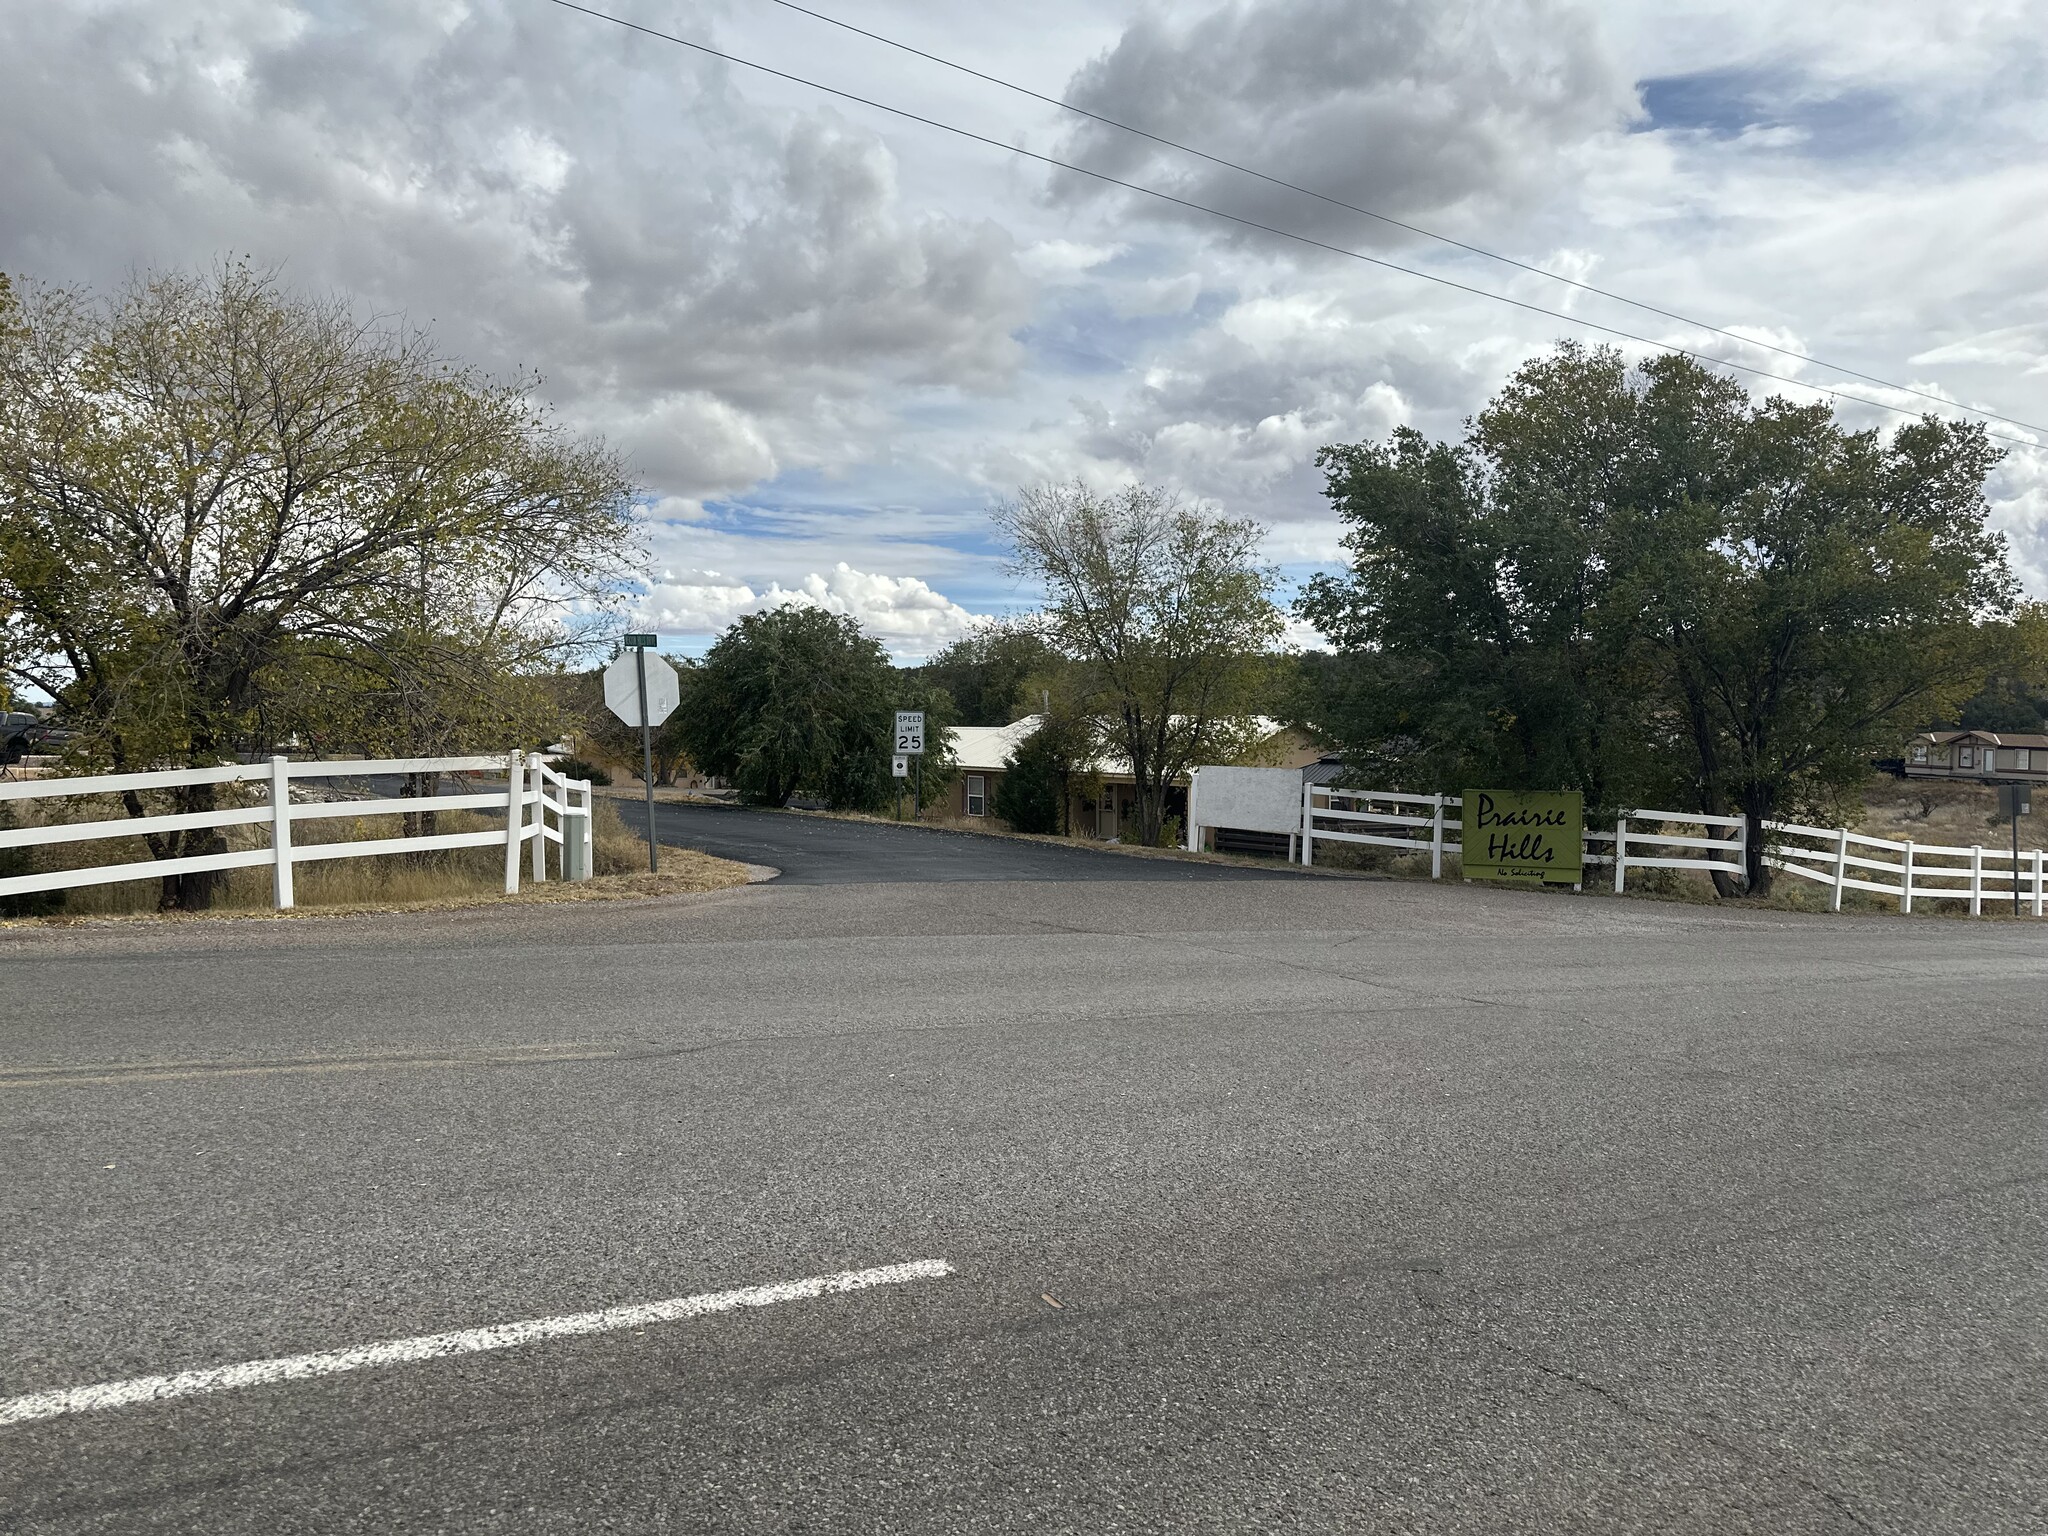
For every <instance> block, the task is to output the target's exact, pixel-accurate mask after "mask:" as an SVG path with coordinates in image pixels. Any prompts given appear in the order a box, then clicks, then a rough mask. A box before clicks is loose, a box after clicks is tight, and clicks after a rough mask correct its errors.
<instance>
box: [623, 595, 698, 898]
mask: <svg viewBox="0 0 2048 1536" xmlns="http://www.w3.org/2000/svg"><path fill="white" fill-rule="evenodd" d="M654 641H655V637H654V636H653V635H627V636H626V637H625V639H624V641H623V642H622V643H623V644H624V645H625V647H626V650H625V652H623V653H621V654H620V655H619V657H618V658H617V659H616V660H614V661H613V662H612V664H611V665H610V666H608V667H606V668H605V669H604V702H605V706H606V707H607V708H608V709H610V710H611V712H612V713H613V714H615V715H617V716H618V717H619V718H620V719H621V720H623V721H625V722H626V724H628V725H637V726H638V727H639V728H640V782H641V783H642V784H643V785H645V786H646V789H647V868H648V870H649V871H650V872H654V873H658V872H659V871H660V869H661V859H660V855H659V854H658V853H657V852H656V851H655V849H656V844H655V837H654V728H655V727H656V726H657V725H659V724H661V722H662V721H664V720H666V719H667V718H668V717H669V716H670V715H671V714H673V713H674V712H675V707H676V705H677V704H679V703H681V702H682V689H681V687H680V686H679V685H678V684H677V682H676V669H675V668H674V667H672V666H670V665H669V664H668V663H667V662H665V661H663V660H662V659H661V658H660V657H659V656H657V657H655V658H654V664H653V665H652V666H649V665H648V663H647V653H648V652H649V651H650V650H652V649H653V648H654Z"/></svg>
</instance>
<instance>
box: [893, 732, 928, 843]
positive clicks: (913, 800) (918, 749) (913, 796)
mask: <svg viewBox="0 0 2048 1536" xmlns="http://www.w3.org/2000/svg"><path fill="white" fill-rule="evenodd" d="M896 753H897V760H898V761H901V760H902V759H903V758H905V757H914V758H916V759H917V763H916V774H917V776H916V778H914V779H913V780H912V781H911V790H910V819H911V820H912V821H922V820H923V819H924V711H923V710H921V709H899V710H897V711H896Z"/></svg>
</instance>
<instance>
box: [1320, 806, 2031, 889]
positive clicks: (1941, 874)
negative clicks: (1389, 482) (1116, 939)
mask: <svg viewBox="0 0 2048 1536" xmlns="http://www.w3.org/2000/svg"><path fill="white" fill-rule="evenodd" d="M1464 804H1465V802H1464V800H1463V799H1462V798H1461V797H1460V796H1457V795H1405V794H1395V793H1393V792H1391V791H1388V790H1376V789H1375V790H1365V789H1332V788H1330V787H1329V786H1327V785H1323V784H1305V785H1303V786H1302V795H1301V862H1302V863H1304V864H1310V865H1312V864H1314V863H1315V848H1316V844H1317V843H1354V844H1362V845H1365V846H1368V847H1374V848H1393V849H1397V850H1399V851H1400V852H1402V853H1412V854H1427V855H1428V856H1429V875H1430V878H1431V879H1432V880H1436V879H1441V878H1442V877H1443V872H1444V856H1445V855H1446V854H1458V853H1462V851H1463V849H1462V846H1461V844H1460V841H1459V839H1460V836H1461V822H1462V819H1463V818H1462V816H1461V814H1460V813H1461V812H1462V810H1463V807H1464ZM1447 813H1448V814H1447ZM1763 826H1764V831H1765V832H1766V833H1767V834H1768V836H1769V839H1770V842H1769V845H1768V846H1767V847H1766V849H1765V851H1764V862H1765V863H1766V864H1768V865H1770V866H1771V867H1772V868H1773V869H1779V870H1783V871H1785V872H1786V873H1787V874H1791V875H1795V876H1797V877H1799V878H1800V879H1803V880H1815V881H1818V882H1819V883H1820V884H1822V885H1824V886H1827V887H1828V889H1829V893H1830V897H1831V900H1830V901H1829V906H1830V908H1831V909H1832V910H1834V911H1837V912H1839V911H1840V910H1841V909H1842V893H1843V892H1844V891H1869V892H1871V893H1873V894H1875V895H1879V896H1890V897H1893V898H1895V899H1896V900H1897V901H1898V903H1899V910H1900V911H1901V912H1910V911H1912V910H1913V903H1914V902H1916V901H1966V902H1968V903H1969V909H1970V912H1971V914H1972V915H1973V916H1974V915H1976V914H1978V913H1981V912H1983V911H1984V910H1985V904H1986V903H1987V902H1993V903H2002V904H2003V907H2012V906H2015V905H2016V906H2017V908H2018V910H2019V911H2021V912H2023V913H2026V914H2028V915H2031V916H2033V917H2040V916H2041V915H2042V914H2043V911H2044V906H2048V854H2044V853H2043V851H2042V850H2041V849H2038V848H2033V849H2021V850H2020V851H2019V853H2018V854H2017V855H2015V854H2014V853H2012V852H2011V851H2010V850H2006V849H1999V848H1985V847H1971V848H1958V847H1953V846H1950V845H1947V844H1943V843H1912V842H1903V843H1901V842H1892V841H1890V840H1888V839H1886V838H1881V837H1864V836H1863V835H1861V834H1860V833H1856V832H1851V831H1848V830H1847V829H1846V828H1842V827H1809V826H1804V825H1802V824H1800V823H1798V822H1790V821H1766V822H1765V823H1764V824H1763ZM1669 829H1680V830H1669ZM1603 849H1605V850H1611V851H1604V852H1603V851H1601V850H1603ZM1864 850H1870V851H1869V852H1865V851H1864ZM1748 851H1749V846H1748V831H1747V828H1746V826H1745V824H1744V821H1743V818H1742V817H1740V816H1709V815H1706V814H1704V813H1702V812H1699V811H1630V812H1629V813H1628V814H1627V815H1625V816H1622V817H1619V818H1617V820H1616V822H1615V827H1614V831H1612V832H1611V833H1610V832H1594V831H1590V830H1589V831H1588V832H1586V834H1585V854H1584V862H1585V863H1586V864H1611V865H1613V866H1614V889H1615V891H1616V892H1617V893H1624V892H1626V891H1627V889H1628V876H1629V872H1630V871H1631V870H1640V869H1690V870H1699V871H1703V872H1713V871H1719V872H1721V873H1724V874H1729V875H1735V876H1738V877H1739V876H1741V875H1743V874H1745V873H1746V872H1747V863H1746V860H1747V856H1748ZM1879 854H1891V855H1894V856H1895V857H1892V858H1884V857H1878V856H1877V855H1879ZM2015 894H2017V901H2016V902H2015Z"/></svg>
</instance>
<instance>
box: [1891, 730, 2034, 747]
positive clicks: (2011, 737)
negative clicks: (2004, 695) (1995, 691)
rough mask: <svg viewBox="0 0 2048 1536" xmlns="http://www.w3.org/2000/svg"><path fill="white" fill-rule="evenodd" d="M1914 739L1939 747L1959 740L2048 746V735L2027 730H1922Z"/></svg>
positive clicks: (1987, 744)
mask: <svg viewBox="0 0 2048 1536" xmlns="http://www.w3.org/2000/svg"><path fill="white" fill-rule="evenodd" d="M1913 739H1914V740H1915V741H1925V742H1931V743H1932V744H1933V745H1935V746H1937V747H1949V746H1954V745H1955V744H1956V743H1957V742H1959V741H1960V742H1965V743H1967V744H1969V745H1972V746H1979V745H1981V746H1987V747H2048V736H2041V735H2036V734H2033V733H2031V732H2027V731H1922V732H1921V733H1920V734H1919V735H1918V736H1915V737H1914V738H1913Z"/></svg>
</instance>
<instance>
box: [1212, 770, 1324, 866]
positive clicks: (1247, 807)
mask: <svg viewBox="0 0 2048 1536" xmlns="http://www.w3.org/2000/svg"><path fill="white" fill-rule="evenodd" d="M1206 827H1226V828H1231V829H1234V830H1236V831H1239V832H1279V833H1282V834H1284V835H1286V836H1287V837H1290V838H1291V837H1294V836H1295V835H1296V834H1298V833H1299V832H1300V831H1301V770H1300V769H1299V768H1219V767H1208V768H1197V769H1195V770H1194V772H1193V773H1191V774H1190V775H1189V776H1188V844H1187V845H1188V847H1189V848H1190V849H1191V850H1198V849H1200V848H1201V846H1202V831H1203V829H1204V828H1206ZM1291 846H1292V845H1291V844H1290V849H1291ZM1290 857H1291V853H1290Z"/></svg>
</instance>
